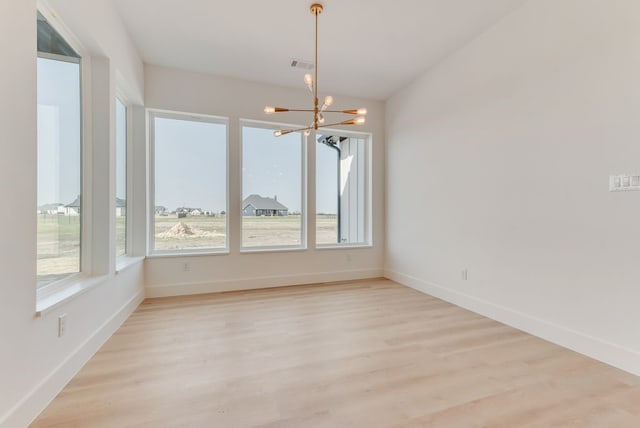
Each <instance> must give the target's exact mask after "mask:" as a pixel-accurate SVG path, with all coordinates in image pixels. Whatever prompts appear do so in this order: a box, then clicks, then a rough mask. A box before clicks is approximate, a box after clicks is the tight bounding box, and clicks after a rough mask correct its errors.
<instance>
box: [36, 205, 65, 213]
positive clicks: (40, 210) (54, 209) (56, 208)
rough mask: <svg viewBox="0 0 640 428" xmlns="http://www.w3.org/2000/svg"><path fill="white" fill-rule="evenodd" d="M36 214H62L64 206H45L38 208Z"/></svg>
mask: <svg viewBox="0 0 640 428" xmlns="http://www.w3.org/2000/svg"><path fill="white" fill-rule="evenodd" d="M38 214H51V215H57V214H64V204H60V203H58V204H45V205H40V206H39V207H38Z"/></svg>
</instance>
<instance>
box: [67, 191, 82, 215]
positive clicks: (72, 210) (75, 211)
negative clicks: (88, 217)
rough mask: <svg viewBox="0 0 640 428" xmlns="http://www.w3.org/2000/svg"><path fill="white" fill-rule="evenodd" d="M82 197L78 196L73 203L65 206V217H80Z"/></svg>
mask: <svg viewBox="0 0 640 428" xmlns="http://www.w3.org/2000/svg"><path fill="white" fill-rule="evenodd" d="M80 207H81V202H80V195H78V196H77V197H76V198H75V199H74V200H73V202H71V203H70V204H67V205H65V206H64V215H69V216H77V215H80Z"/></svg>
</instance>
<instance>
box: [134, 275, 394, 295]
mask: <svg viewBox="0 0 640 428" xmlns="http://www.w3.org/2000/svg"><path fill="white" fill-rule="evenodd" d="M383 272H384V271H383V270H382V269H353V270H343V271H335V272H316V273H309V274H304V275H277V276H263V277H258V278H243V279H233V280H221V281H208V282H197V283H186V284H167V285H164V284H163V285H151V286H147V288H146V296H147V297H169V296H187V295H192V294H207V293H221V292H225V291H241V290H255V289H261V288H273V287H285V286H289V285H303V284H317V283H323V282H335V281H351V280H356V279H369V278H381V277H382V275H383Z"/></svg>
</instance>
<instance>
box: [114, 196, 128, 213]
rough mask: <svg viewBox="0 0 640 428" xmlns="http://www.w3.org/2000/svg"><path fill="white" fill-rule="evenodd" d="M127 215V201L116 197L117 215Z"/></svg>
mask: <svg viewBox="0 0 640 428" xmlns="http://www.w3.org/2000/svg"><path fill="white" fill-rule="evenodd" d="M125 215H127V201H126V200H124V199H120V198H116V217H123V216H125Z"/></svg>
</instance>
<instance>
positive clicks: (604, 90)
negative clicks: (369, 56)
mask: <svg viewBox="0 0 640 428" xmlns="http://www.w3.org/2000/svg"><path fill="white" fill-rule="evenodd" d="M639 41H640V3H639V2H637V1H636V0H607V1H603V0H531V1H528V2H527V3H525V5H524V6H523V7H521V8H519V9H518V10H516V11H515V12H514V13H512V14H511V15H509V16H508V17H506V18H505V19H503V20H502V21H501V22H500V23H498V24H497V25H496V26H495V27H493V28H492V29H490V30H489V31H487V32H486V33H485V34H483V35H482V36H480V37H479V38H477V39H476V40H474V41H473V42H472V43H470V44H469V45H467V46H466V47H465V48H463V49H462V50H460V51H458V52H457V53H455V54H454V55H452V56H451V57H449V58H448V59H447V60H445V61H444V62H443V63H441V64H440V65H439V66H437V67H436V68H434V69H432V70H431V71H430V72H428V73H426V74H425V75H423V76H422V77H421V78H420V79H418V80H417V81H415V82H414V83H413V84H411V85H410V86H409V87H407V88H405V89H404V90H402V91H401V92H399V93H397V94H396V95H394V96H393V97H392V98H391V99H390V100H388V103H387V105H386V124H387V125H386V126H387V129H386V130H387V152H386V159H387V243H388V244H387V245H388V247H387V252H386V274H387V275H388V276H389V277H391V278H394V279H397V280H399V281H401V282H404V283H405V284H408V285H411V286H414V287H416V288H419V289H422V290H424V291H426V292H429V293H432V294H435V295H438V296H440V297H444V298H445V299H448V300H450V301H453V302H455V303H458V304H461V305H463V306H466V307H469V308H472V309H474V310H476V311H479V312H481V313H484V314H487V315H489V316H492V317H494V318H497V319H499V320H502V321H504V322H507V323H510V324H512V325H515V326H517V327H520V328H523V329H525V330H528V331H531V332H533V333H535V334H538V335H541V336H543V337H546V338H548V339H550V340H552V341H555V342H558V343H560V344H563V345H565V346H568V347H570V348H573V349H576V350H579V351H581V352H583V353H587V354H589V355H591V356H593V357H595V358H599V359H601V360H604V361H606V362H609V363H611V364H613V365H617V366H619V367H622V368H624V369H626V370H629V371H632V372H635V373H638V374H640V328H638V326H640V311H639V310H638V303H639V302H640V272H639V271H638V269H637V266H638V254H639V252H638V244H639V243H640V224H639V223H638V215H639V213H640V193H638V192H629V193H609V192H608V177H609V175H610V174H615V173H618V174H620V173H637V174H640V162H639V161H640V142H639V138H640V120H639V118H640V101H639V100H640V84H639V82H640V80H639V76H640V49H638V47H639ZM463 268H468V276H469V279H468V281H462V280H461V274H460V271H461V269H463Z"/></svg>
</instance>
